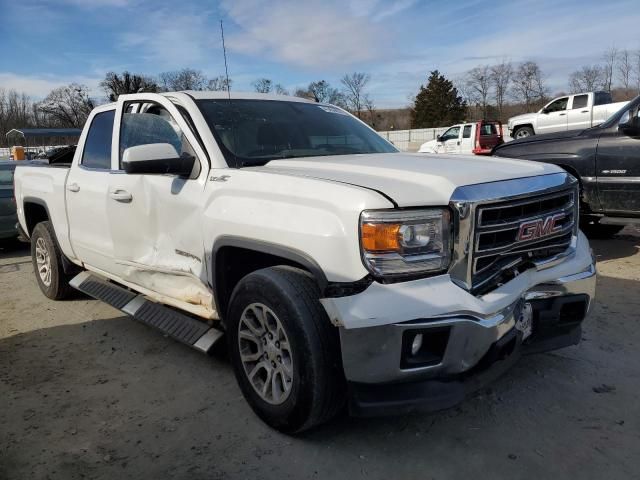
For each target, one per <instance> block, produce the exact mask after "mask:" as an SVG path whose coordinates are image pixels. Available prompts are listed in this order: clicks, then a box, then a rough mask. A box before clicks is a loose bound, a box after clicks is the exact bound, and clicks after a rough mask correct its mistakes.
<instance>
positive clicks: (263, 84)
mask: <svg viewBox="0 0 640 480" xmlns="http://www.w3.org/2000/svg"><path fill="white" fill-rule="evenodd" d="M251 85H253V89H254V90H255V91H256V92H258V93H269V92H270V91H271V90H272V89H273V81H271V80H270V79H268V78H259V79H257V80H256V81H255V82H253V83H252V84H251Z"/></svg>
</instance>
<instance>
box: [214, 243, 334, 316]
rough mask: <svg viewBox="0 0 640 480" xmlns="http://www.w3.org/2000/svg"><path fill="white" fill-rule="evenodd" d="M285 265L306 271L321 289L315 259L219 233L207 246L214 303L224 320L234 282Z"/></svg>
mask: <svg viewBox="0 0 640 480" xmlns="http://www.w3.org/2000/svg"><path fill="white" fill-rule="evenodd" d="M276 265H288V266H292V267H297V268H300V269H301V270H305V271H307V272H309V273H310V274H311V275H312V276H313V278H314V279H315V281H316V282H317V284H318V287H319V288H320V290H321V291H324V290H325V289H326V287H327V286H328V285H329V281H328V280H327V277H326V275H325V273H324V271H323V270H322V268H321V267H320V265H318V263H317V262H316V261H315V260H314V259H313V258H311V257H310V256H309V255H307V254H306V253H304V252H302V251H300V250H296V249H293V248H289V247H284V246H282V245H277V244H274V243H270V242H264V241H261V240H255V239H250V238H243V237H235V236H223V237H220V238H219V239H217V240H216V241H215V243H214V244H213V248H212V249H211V281H212V287H213V288H212V289H213V297H214V301H215V307H216V310H217V311H218V315H219V316H220V319H221V320H223V321H224V319H225V316H226V313H227V309H228V307H229V300H230V298H231V293H232V292H233V289H234V288H235V286H236V285H237V284H238V282H239V281H240V280H241V279H242V278H244V277H245V276H246V275H248V274H249V273H251V272H254V271H256V270H260V269H262V268H267V267H273V266H276Z"/></svg>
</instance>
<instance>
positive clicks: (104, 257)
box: [64, 107, 115, 272]
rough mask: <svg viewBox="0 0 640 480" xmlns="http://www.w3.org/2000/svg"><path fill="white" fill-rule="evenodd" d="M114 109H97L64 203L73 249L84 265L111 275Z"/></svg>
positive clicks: (81, 146) (77, 155)
mask: <svg viewBox="0 0 640 480" xmlns="http://www.w3.org/2000/svg"><path fill="white" fill-rule="evenodd" d="M114 118H115V108H114V107H111V108H107V109H100V110H96V111H94V112H93V113H92V115H91V116H90V117H89V119H88V120H87V125H89V128H88V129H87V130H85V132H84V133H83V135H82V137H81V138H80V142H79V143H78V149H77V151H76V155H75V157H74V160H73V164H72V166H71V170H70V171H69V175H68V177H67V183H66V187H65V188H66V189H65V192H64V194H65V203H66V205H67V215H68V217H69V234H70V240H71V246H72V248H73V251H74V252H75V254H76V257H77V258H79V259H80V260H81V261H82V262H83V263H85V264H86V265H88V266H91V267H93V268H96V269H99V270H102V271H105V272H112V270H113V244H112V242H111V235H110V233H109V227H108V223H107V210H106V207H107V190H108V183H109V177H110V172H111V155H112V152H111V143H112V135H113V123H114Z"/></svg>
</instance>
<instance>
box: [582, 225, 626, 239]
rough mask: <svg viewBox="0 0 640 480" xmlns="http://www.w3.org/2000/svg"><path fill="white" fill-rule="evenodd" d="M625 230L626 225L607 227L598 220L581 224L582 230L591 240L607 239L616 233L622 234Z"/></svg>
mask: <svg viewBox="0 0 640 480" xmlns="http://www.w3.org/2000/svg"><path fill="white" fill-rule="evenodd" d="M623 228H624V225H607V224H603V223H599V222H598V221H597V220H594V221H591V222H582V223H581V224H580V230H582V232H583V233H584V234H585V235H586V236H587V237H588V238H591V239H595V240H597V239H600V240H602V239H607V238H611V237H613V236H614V235H615V234H616V233H618V232H620V231H621V230H622V229H623Z"/></svg>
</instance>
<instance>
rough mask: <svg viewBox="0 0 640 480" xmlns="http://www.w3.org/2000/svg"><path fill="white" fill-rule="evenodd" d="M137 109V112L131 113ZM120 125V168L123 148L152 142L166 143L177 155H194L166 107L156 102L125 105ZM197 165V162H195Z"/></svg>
mask: <svg viewBox="0 0 640 480" xmlns="http://www.w3.org/2000/svg"><path fill="white" fill-rule="evenodd" d="M134 110H137V113H133V111H134ZM124 112H125V113H123V115H122V122H121V126H120V164H121V165H120V168H122V155H123V153H124V151H125V149H127V148H129V147H137V146H139V145H149V144H152V143H168V144H169V145H171V146H173V148H175V150H176V152H177V154H178V155H182V154H188V155H193V156H196V154H195V152H194V150H193V148H192V147H191V144H190V143H189V141H188V140H187V138H186V137H185V135H184V133H183V132H182V130H181V129H180V126H179V125H178V123H177V122H176V121H175V120H174V118H173V117H172V116H171V114H170V113H169V112H168V111H167V109H166V108H164V107H162V106H160V105H157V104H149V103H147V104H140V105H139V108H137V109H134V108H132V105H131V104H129V105H126V106H125V109H124ZM196 165H198V162H196Z"/></svg>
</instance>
